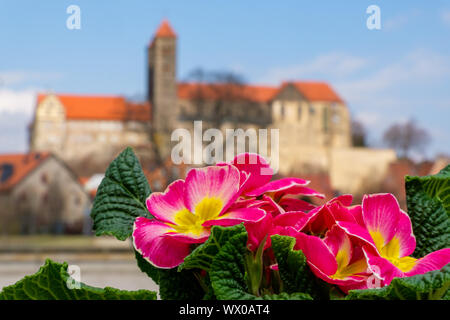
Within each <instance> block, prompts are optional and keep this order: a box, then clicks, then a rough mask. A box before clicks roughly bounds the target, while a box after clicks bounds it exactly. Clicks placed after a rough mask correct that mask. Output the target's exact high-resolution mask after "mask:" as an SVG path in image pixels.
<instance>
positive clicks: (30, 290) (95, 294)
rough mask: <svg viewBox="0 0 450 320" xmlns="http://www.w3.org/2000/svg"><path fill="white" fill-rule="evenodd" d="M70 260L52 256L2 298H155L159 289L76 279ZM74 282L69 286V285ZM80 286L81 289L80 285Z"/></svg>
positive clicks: (4, 292)
mask: <svg viewBox="0 0 450 320" xmlns="http://www.w3.org/2000/svg"><path fill="white" fill-rule="evenodd" d="M67 267H68V266H67V263H62V264H61V263H57V262H53V261H51V260H50V259H47V260H46V261H45V264H44V265H43V266H42V267H41V268H40V269H39V271H38V272H37V273H35V274H34V275H30V276H25V277H24V278H23V279H22V280H20V281H18V282H17V283H15V284H13V285H11V286H8V287H4V288H3V291H2V292H1V293H0V300H155V299H156V292H153V291H148V290H138V291H126V290H119V289H114V288H110V287H106V288H104V289H101V288H95V287H90V286H87V285H85V284H83V283H79V282H75V280H73V279H72V278H70V276H69V274H68V272H67ZM68 283H69V284H71V288H72V289H69V287H68V285H67V284H68ZM78 286H79V288H77V287H78Z"/></svg>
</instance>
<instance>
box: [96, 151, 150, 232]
mask: <svg viewBox="0 0 450 320" xmlns="http://www.w3.org/2000/svg"><path fill="white" fill-rule="evenodd" d="M150 192H151V190H150V187H149V185H148V182H147V179H146V177H145V175H144V173H143V172H142V168H141V165H140V164H139V160H138V159H137V158H136V156H135V154H134V153H133V150H132V149H131V148H129V147H128V148H126V149H125V150H124V151H123V152H122V153H121V154H120V155H119V156H118V157H117V158H116V159H114V160H113V161H112V162H111V164H110V165H109V167H108V169H107V170H106V173H105V177H104V178H103V180H102V183H101V184H100V186H99V187H98V190H97V195H96V197H95V200H94V205H93V208H92V212H91V217H92V219H93V220H94V226H93V228H94V230H95V234H96V235H97V236H99V235H113V236H115V237H116V238H117V239H119V240H125V239H127V238H128V237H129V236H130V235H131V233H132V230H133V223H134V220H135V219H136V217H139V216H144V217H145V216H147V217H149V216H150V215H149V213H148V210H147V208H146V205H145V200H146V199H147V197H148V196H149V195H150Z"/></svg>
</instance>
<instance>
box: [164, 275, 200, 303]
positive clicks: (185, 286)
mask: <svg viewBox="0 0 450 320" xmlns="http://www.w3.org/2000/svg"><path fill="white" fill-rule="evenodd" d="M159 295H160V297H161V299H162V300H201V299H202V298H203V296H204V295H205V291H204V290H203V288H202V287H201V286H200V284H199V282H198V280H197V278H196V276H195V274H194V272H192V271H191V270H183V271H178V270H177V268H173V269H168V270H163V269H160V270H159Z"/></svg>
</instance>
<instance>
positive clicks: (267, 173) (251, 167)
mask: <svg viewBox="0 0 450 320" xmlns="http://www.w3.org/2000/svg"><path fill="white" fill-rule="evenodd" d="M230 164H232V165H233V166H235V167H236V168H237V169H238V170H239V171H240V172H245V173H246V174H247V175H248V176H249V177H248V179H247V181H245V183H244V184H243V185H242V193H243V194H246V193H247V192H250V191H252V190H254V189H257V188H259V187H261V186H263V185H265V184H266V183H268V182H269V181H270V179H271V178H272V175H273V170H272V168H271V167H270V165H269V164H268V163H267V161H266V160H265V159H264V158H263V157H262V156H260V155H259V154H256V153H241V154H239V155H237V156H236V157H235V158H234V159H233V161H232V162H231V163H230Z"/></svg>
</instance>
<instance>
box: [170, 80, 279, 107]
mask: <svg viewBox="0 0 450 320" xmlns="http://www.w3.org/2000/svg"><path fill="white" fill-rule="evenodd" d="M277 91H278V88H274V87H268V86H251V85H242V86H241V85H237V84H206V83H195V82H184V83H178V98H180V99H186V100H189V99H195V98H199V97H201V98H204V99H212V100H214V99H220V98H222V97H226V98H228V99H233V98H235V99H239V98H241V99H242V98H246V99H249V100H252V101H256V102H266V101H269V100H270V99H271V98H272V97H273V96H274V95H275V94H276V93H277Z"/></svg>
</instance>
